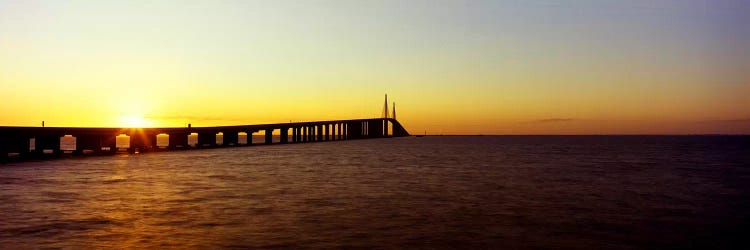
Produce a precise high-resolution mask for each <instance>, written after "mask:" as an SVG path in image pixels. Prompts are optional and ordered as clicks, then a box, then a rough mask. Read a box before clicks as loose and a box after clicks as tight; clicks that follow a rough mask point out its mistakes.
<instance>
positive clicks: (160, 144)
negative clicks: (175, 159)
mask: <svg viewBox="0 0 750 250" xmlns="http://www.w3.org/2000/svg"><path fill="white" fill-rule="evenodd" d="M156 147H157V148H167V147H169V134H165V133H161V134H158V135H156Z"/></svg>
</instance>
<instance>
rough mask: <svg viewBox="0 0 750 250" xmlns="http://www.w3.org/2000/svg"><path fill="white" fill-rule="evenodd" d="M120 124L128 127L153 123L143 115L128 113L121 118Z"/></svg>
mask: <svg viewBox="0 0 750 250" xmlns="http://www.w3.org/2000/svg"><path fill="white" fill-rule="evenodd" d="M120 125H121V126H123V127H126V128H143V127H148V126H150V125H151V122H149V121H148V120H146V119H144V118H143V117H141V116H135V115H128V116H123V117H121V118H120Z"/></svg>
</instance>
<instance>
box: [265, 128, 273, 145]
mask: <svg viewBox="0 0 750 250" xmlns="http://www.w3.org/2000/svg"><path fill="white" fill-rule="evenodd" d="M266 144H273V129H266Z"/></svg>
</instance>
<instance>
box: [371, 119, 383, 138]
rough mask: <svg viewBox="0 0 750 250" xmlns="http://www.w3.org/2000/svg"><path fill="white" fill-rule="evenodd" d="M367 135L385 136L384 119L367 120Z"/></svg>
mask: <svg viewBox="0 0 750 250" xmlns="http://www.w3.org/2000/svg"><path fill="white" fill-rule="evenodd" d="M367 130H368V131H367V137H368V138H380V137H383V121H381V120H371V121H367Z"/></svg>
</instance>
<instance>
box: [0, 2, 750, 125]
mask: <svg viewBox="0 0 750 250" xmlns="http://www.w3.org/2000/svg"><path fill="white" fill-rule="evenodd" d="M748 13H750V2H748V1H733V0H724V1H697V0H686V1H677V0H664V1H641V0H637V1H584V0H580V1H273V2H268V1H158V2H153V1H7V0H0V89H1V90H2V91H0V98H1V99H2V100H3V101H2V102H0V110H2V115H1V116H0V126H39V125H41V121H42V120H44V121H45V122H46V125H47V126H55V127H58V126H81V127H126V126H141V127H182V126H185V125H186V124H188V123H191V124H192V125H193V126H218V125H240V124H257V123H281V122H289V121H313V120H336V119H356V118H371V117H379V116H380V113H381V111H382V105H383V99H382V98H383V94H385V93H387V94H388V96H389V100H391V101H395V102H396V104H397V109H398V110H397V112H398V118H399V121H400V122H401V124H403V125H404V126H405V127H406V129H408V130H409V132H411V133H412V134H422V133H423V131H427V133H428V134H748V133H750V108H749V107H750V98H748V95H749V94H750V70H748V69H750V29H748V28H747V24H748V23H750V14H748Z"/></svg>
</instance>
